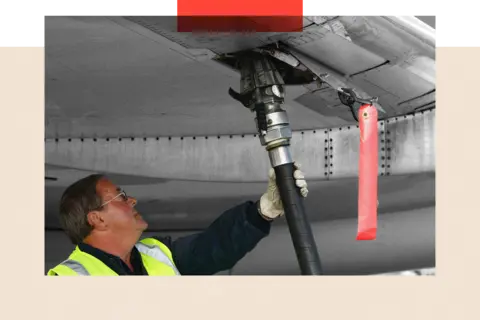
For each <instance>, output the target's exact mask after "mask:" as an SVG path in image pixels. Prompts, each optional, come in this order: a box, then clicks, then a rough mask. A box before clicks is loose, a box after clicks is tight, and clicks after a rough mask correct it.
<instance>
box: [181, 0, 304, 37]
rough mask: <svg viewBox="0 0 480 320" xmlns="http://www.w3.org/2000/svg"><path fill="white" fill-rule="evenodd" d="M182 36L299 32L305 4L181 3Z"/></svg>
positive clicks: (247, 1)
mask: <svg viewBox="0 0 480 320" xmlns="http://www.w3.org/2000/svg"><path fill="white" fill-rule="evenodd" d="M177 21H178V22H177V31H179V32H240V33H248V32H299V31H301V30H302V27H303V0H289V1H286V0H281V1H273V0H264V1H258V0H255V1H254V0H244V1H242V2H238V1H235V2H234V1H227V0H223V1H216V0H178V2H177Z"/></svg>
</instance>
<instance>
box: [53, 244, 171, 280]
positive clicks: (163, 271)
mask: <svg viewBox="0 0 480 320" xmlns="http://www.w3.org/2000/svg"><path fill="white" fill-rule="evenodd" d="M135 246H136V247H137V249H138V251H139V252H140V256H141V257H142V262H143V265H144V267H145V269H146V271H147V273H148V275H149V276H175V275H180V273H179V272H178V270H177V268H176V266H175V263H174V262H173V258H172V253H171V251H170V250H169V249H168V247H167V246H165V245H164V244H163V243H162V242H160V241H158V240H156V239H153V238H146V239H143V240H141V241H139V242H138V243H137V244H135ZM47 275H48V276H54V275H59V276H118V274H117V273H116V272H115V271H113V270H112V269H110V268H109V267H107V265H105V264H104V263H103V262H102V261H100V260H99V259H97V258H95V257H94V256H92V255H90V254H88V253H85V252H83V251H80V249H79V248H78V246H77V247H76V248H75V250H74V251H73V252H72V253H71V254H70V256H69V257H68V259H67V260H65V261H63V262H62V263H60V264H59V265H57V266H56V267H54V268H52V269H50V270H49V271H48V273H47Z"/></svg>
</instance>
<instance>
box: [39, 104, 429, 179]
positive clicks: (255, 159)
mask: <svg viewBox="0 0 480 320" xmlns="http://www.w3.org/2000/svg"><path fill="white" fill-rule="evenodd" d="M434 119H435V111H434V110H429V111H425V112H421V113H418V114H415V115H409V116H404V117H401V118H398V120H395V118H393V119H391V120H387V121H388V122H387V121H385V122H379V128H380V129H379V135H380V137H379V157H383V158H380V161H379V164H380V169H385V170H386V172H388V174H408V173H421V172H428V171H435V158H434V154H435V143H434V132H435V131H434V130H435V128H434ZM326 144H327V145H326ZM358 144H359V133H358V129H357V128H356V126H345V127H339V128H330V129H315V130H308V131H296V132H294V133H293V137H292V140H291V145H292V147H291V153H292V158H293V159H295V161H297V162H299V163H301V164H302V166H303V168H304V170H305V172H306V173H308V175H309V178H310V179H313V180H322V179H338V178H347V177H356V176H357V168H358ZM382 148H383V149H382ZM385 151H387V152H388V153H386V154H385V155H382V154H381V153H382V152H385ZM45 162H46V163H47V164H50V165H56V166H63V167H71V168H77V169H84V170H94V171H100V172H109V173H118V174H127V175H135V176H146V177H155V178H162V179H178V180H198V181H235V182H255V181H264V180H265V173H266V172H268V168H269V162H268V157H267V155H266V154H265V150H264V149H263V147H261V145H260V142H259V141H258V138H257V136H256V135H230V136H198V137H197V136H194V137H170V138H169V137H149V138H139V137H137V138H113V137H112V138H109V139H108V141H107V139H84V140H83V141H82V139H47V141H46V142H45ZM382 164H383V165H385V167H383V168H382V167H381V165H382ZM325 165H326V166H327V168H328V171H326V169H325V168H326V167H325ZM387 169H388V170H387ZM327 172H328V174H327V175H326V174H325V173H327ZM379 173H382V171H380V172H379Z"/></svg>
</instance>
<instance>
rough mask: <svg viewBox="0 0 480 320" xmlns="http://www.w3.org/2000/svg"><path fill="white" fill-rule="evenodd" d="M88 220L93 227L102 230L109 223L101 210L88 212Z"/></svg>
mask: <svg viewBox="0 0 480 320" xmlns="http://www.w3.org/2000/svg"><path fill="white" fill-rule="evenodd" d="M87 221H88V223H89V224H90V225H91V226H92V228H93V229H96V230H99V231H101V230H105V229H106V228H107V223H106V221H105V220H104V218H103V215H102V213H101V212H100V211H90V212H89V213H88V214H87Z"/></svg>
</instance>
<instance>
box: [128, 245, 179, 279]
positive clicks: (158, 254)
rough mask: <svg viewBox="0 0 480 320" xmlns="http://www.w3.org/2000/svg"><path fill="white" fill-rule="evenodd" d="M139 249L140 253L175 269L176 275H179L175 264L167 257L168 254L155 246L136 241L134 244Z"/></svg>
mask: <svg viewBox="0 0 480 320" xmlns="http://www.w3.org/2000/svg"><path fill="white" fill-rule="evenodd" d="M135 246H136V247H137V249H138V251H140V253H143V254H145V255H147V256H149V257H152V258H154V259H155V260H157V261H160V262H163V263H165V264H166V265H168V266H169V267H170V268H172V269H173V270H174V271H175V274H176V275H180V272H178V270H177V268H176V267H175V265H174V264H173V263H172V261H171V260H170V259H169V258H168V256H167V255H166V254H165V253H164V252H163V251H162V250H161V249H160V248H159V247H157V246H149V245H147V244H145V243H141V242H139V243H137V244H136V245H135Z"/></svg>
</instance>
